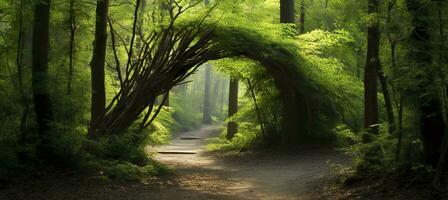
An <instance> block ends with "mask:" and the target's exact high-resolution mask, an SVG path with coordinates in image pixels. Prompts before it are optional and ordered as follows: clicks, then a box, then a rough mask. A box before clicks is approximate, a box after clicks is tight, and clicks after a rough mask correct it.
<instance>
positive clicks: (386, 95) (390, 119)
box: [378, 64, 395, 134]
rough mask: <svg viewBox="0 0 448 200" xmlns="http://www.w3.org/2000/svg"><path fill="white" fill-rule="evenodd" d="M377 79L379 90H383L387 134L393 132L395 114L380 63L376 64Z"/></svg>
mask: <svg viewBox="0 0 448 200" xmlns="http://www.w3.org/2000/svg"><path fill="white" fill-rule="evenodd" d="M378 79H379V80H380V84H381V90H382V91H383V97H384V103H385V105H386V113H387V120H388V122H389V123H388V125H389V134H393V132H394V131H395V116H394V109H393V106H392V99H391V96H390V93H389V87H388V84H387V78H386V76H385V75H384V72H383V70H382V67H381V64H378Z"/></svg>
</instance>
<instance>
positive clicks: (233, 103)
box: [226, 78, 239, 139]
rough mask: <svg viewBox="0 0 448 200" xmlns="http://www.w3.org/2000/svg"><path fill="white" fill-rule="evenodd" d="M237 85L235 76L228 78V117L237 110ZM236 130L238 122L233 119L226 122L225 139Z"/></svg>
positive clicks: (233, 134)
mask: <svg viewBox="0 0 448 200" xmlns="http://www.w3.org/2000/svg"><path fill="white" fill-rule="evenodd" d="M238 85H239V80H238V79H237V78H230V83H229V109H228V117H229V118H230V117H233V116H234V115H235V114H236V113H237V112H238ZM237 132H238V124H237V123H236V122H234V121H233V120H231V121H229V122H228V123H227V135H226V137H227V139H232V138H233V136H235V134H236V133H237Z"/></svg>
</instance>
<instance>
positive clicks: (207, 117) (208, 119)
mask: <svg viewBox="0 0 448 200" xmlns="http://www.w3.org/2000/svg"><path fill="white" fill-rule="evenodd" d="M211 67H212V66H211V65H210V64H205V73H204V74H205V82H204V83H205V86H204V105H203V106H204V107H203V112H202V114H203V115H202V123H203V124H211V123H212V115H211V112H212V107H211V104H210V89H211V88H210V85H211V73H212V69H211Z"/></svg>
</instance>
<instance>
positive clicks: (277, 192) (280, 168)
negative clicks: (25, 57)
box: [0, 126, 347, 200]
mask: <svg viewBox="0 0 448 200" xmlns="http://www.w3.org/2000/svg"><path fill="white" fill-rule="evenodd" d="M217 134H218V127H216V126H205V127H202V128H201V129H199V130H197V131H192V132H186V133H182V134H178V135H177V136H176V137H175V139H174V140H172V142H171V143H170V144H169V145H166V146H160V147H156V148H152V149H151V150H152V151H158V152H161V153H159V154H158V155H156V156H155V157H156V159H157V160H158V161H160V162H162V163H164V164H166V165H168V166H170V167H171V168H173V169H174V174H172V175H167V176H161V177H151V178H149V179H147V180H143V181H142V182H140V181H136V182H134V181H131V182H128V181H114V180H109V179H102V178H100V177H98V178H91V177H83V176H77V175H76V173H74V172H70V171H68V172H67V173H65V172H57V173H53V174H48V172H43V173H42V174H41V173H38V174H36V175H33V176H32V177H28V178H25V179H23V180H16V182H13V183H9V184H6V183H2V182H1V181H0V199H1V200H29V199H33V200H61V199H65V200H98V199H101V200H308V199H310V200H315V199H319V198H317V197H316V196H315V195H316V194H315V193H316V188H317V186H318V185H321V183H322V180H323V179H322V177H323V176H326V175H328V174H330V173H331V168H330V166H329V164H328V163H327V161H331V162H335V163H341V162H342V163H346V162H347V159H346V157H345V156H342V155H341V154H339V153H337V152H335V151H332V150H316V149H314V150H312V149H309V150H302V151H300V152H299V153H295V154H284V153H282V154H278V153H277V154H276V153H263V154H255V155H252V154H251V155H244V156H226V157H223V156H216V155H214V154H210V153H207V152H205V151H203V150H202V147H203V145H204V144H205V142H206V138H210V137H213V136H216V135H217Z"/></svg>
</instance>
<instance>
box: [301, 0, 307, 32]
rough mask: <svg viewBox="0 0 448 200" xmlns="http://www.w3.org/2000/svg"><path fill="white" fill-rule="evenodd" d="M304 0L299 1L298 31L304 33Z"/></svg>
mask: <svg viewBox="0 0 448 200" xmlns="http://www.w3.org/2000/svg"><path fill="white" fill-rule="evenodd" d="M305 14H306V13H305V0H302V1H301V2H300V33H301V34H304V33H305Z"/></svg>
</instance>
